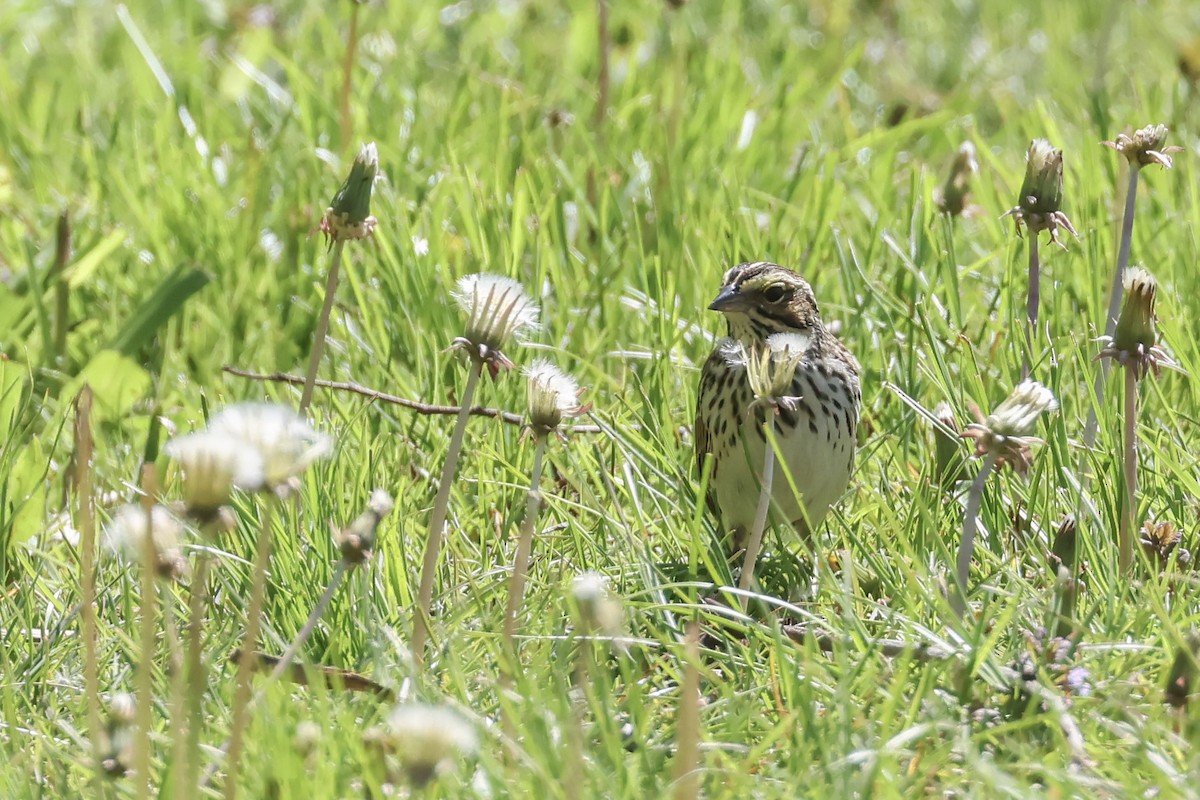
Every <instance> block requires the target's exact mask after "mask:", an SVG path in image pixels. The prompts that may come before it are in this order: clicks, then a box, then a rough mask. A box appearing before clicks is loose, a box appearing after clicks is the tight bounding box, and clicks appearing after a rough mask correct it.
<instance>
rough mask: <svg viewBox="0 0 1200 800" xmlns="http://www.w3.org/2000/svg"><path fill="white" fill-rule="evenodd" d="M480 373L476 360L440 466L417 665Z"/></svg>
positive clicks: (416, 632) (417, 623)
mask: <svg viewBox="0 0 1200 800" xmlns="http://www.w3.org/2000/svg"><path fill="white" fill-rule="evenodd" d="M482 374H483V361H481V360H479V359H475V360H474V361H472V363H471V371H470V372H469V373H468V374H467V385H466V388H464V389H463V396H462V406H461V408H460V409H459V412H458V418H457V419H456V420H455V423H454V433H453V434H451V436H450V449H449V450H448V451H447V452H446V461H445V463H444V464H442V478H441V481H440V483H439V484H438V493H437V497H436V498H435V499H434V501H433V512H432V514H430V517H429V537H428V538H427V539H426V540H425V559H424V562H423V563H422V565H421V586H420V590H419V593H418V595H417V609H416V619H414V620H413V637H412V651H413V658H414V659H415V661H416V664H417V665H418V666H421V665H423V664H424V663H425V642H426V641H428V639H429V632H430V631H429V625H430V607H431V606H432V604H433V581H434V578H435V577H436V575H437V562H438V555H439V554H440V553H441V549H442V537H443V535H445V528H446V515H447V513H448V512H449V509H450V489H451V487H452V486H453V484H454V476H455V474H456V473H457V471H458V457H459V454H460V453H461V452H462V444H463V437H464V436H465V435H466V431H467V420H468V419H470V417H471V401H472V400H473V399H474V396H475V387H476V386H478V385H479V376H480V375H482Z"/></svg>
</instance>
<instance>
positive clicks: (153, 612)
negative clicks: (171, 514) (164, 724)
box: [134, 465, 158, 800]
mask: <svg viewBox="0 0 1200 800" xmlns="http://www.w3.org/2000/svg"><path fill="white" fill-rule="evenodd" d="M147 466H148V467H149V468H150V469H153V466H152V465H147ZM151 488H152V487H151V486H149V485H147V483H145V482H143V489H145V490H149V489H151ZM143 504H144V505H145V511H146V535H145V536H144V537H143V540H142V569H141V584H142V585H141V595H142V608H141V613H142V616H141V630H140V636H139V645H140V649H141V655H140V657H139V659H138V665H137V675H136V678H135V680H136V681H137V731H138V738H137V744H136V752H135V755H134V764H135V765H136V766H135V768H134V769H135V772H136V783H137V796H138V797H139V798H142V800H150V796H151V792H150V769H151V752H150V735H151V733H152V731H153V727H154V719H153V711H154V649H155V648H154V645H155V638H156V637H155V632H156V629H157V622H158V620H157V616H158V613H157V606H158V583H157V581H158V576H157V574H156V569H157V564H158V552H157V550H156V549H155V546H154V518H153V515H152V512H153V510H154V498H153V495H152V494H151V493H150V492H149V491H147V494H146V495H144V497H143Z"/></svg>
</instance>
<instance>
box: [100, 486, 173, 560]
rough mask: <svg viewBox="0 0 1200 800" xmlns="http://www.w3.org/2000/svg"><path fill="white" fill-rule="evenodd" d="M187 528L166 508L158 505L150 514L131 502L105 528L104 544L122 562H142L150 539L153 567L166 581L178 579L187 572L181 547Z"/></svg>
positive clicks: (152, 508)
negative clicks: (147, 541) (123, 560)
mask: <svg viewBox="0 0 1200 800" xmlns="http://www.w3.org/2000/svg"><path fill="white" fill-rule="evenodd" d="M183 531H184V526H183V523H182V522H180V521H179V518H178V517H176V516H175V515H174V514H172V513H171V512H170V511H169V510H167V508H166V507H164V506H161V505H158V504H155V505H153V506H151V507H150V510H149V511H147V510H146V509H145V508H143V507H142V506H140V505H138V504H137V503H127V504H126V505H123V506H121V508H119V509H118V510H117V513H116V514H114V515H113V517H112V519H111V520H109V523H108V525H106V526H104V543H105V545H107V547H108V549H109V551H110V552H111V553H112V554H113V555H115V556H118V557H120V558H122V559H125V560H128V561H134V562H140V561H141V560H142V558H143V555H144V548H145V545H146V539H147V537H149V539H150V543H151V545H152V546H153V548H154V564H152V565H151V567H152V568H153V569H154V571H155V572H157V573H158V575H159V577H162V578H178V577H180V576H181V575H182V574H183V573H184V572H185V570H186V562H185V561H184V558H183V552H182V550H181V548H180V541H179V540H180V537H181V536H182V535H183Z"/></svg>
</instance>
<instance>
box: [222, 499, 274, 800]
mask: <svg viewBox="0 0 1200 800" xmlns="http://www.w3.org/2000/svg"><path fill="white" fill-rule="evenodd" d="M277 503H278V500H277V499H276V498H275V497H270V498H269V499H268V500H267V502H266V503H264V504H263V510H262V531H261V532H260V533H259V535H258V541H257V543H256V545H255V551H254V568H253V572H252V575H253V577H252V578H251V583H250V605H249V608H248V609H247V610H246V635H245V637H244V638H243V639H242V653H243V654H253V653H254V652H255V651H256V650H257V649H258V634H259V629H260V627H261V618H262V610H263V599H264V597H265V595H266V584H267V565H268V564H269V563H270V560H271V528H272V523H273V522H274V516H275V506H276V504H277ZM253 665H254V659H253V658H242V659H239V661H238V665H237V686H236V688H235V690H234V697H233V723H232V725H231V730H230V732H229V747H228V749H227V750H226V752H227V753H228V758H227V759H226V770H225V800H234V798H235V797H237V790H238V769H239V767H240V762H241V757H242V747H243V744H244V742H245V735H246V728H247V726H248V725H249V721H250V700H251V695H250V679H251V671H252V667H253Z"/></svg>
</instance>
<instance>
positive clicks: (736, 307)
mask: <svg viewBox="0 0 1200 800" xmlns="http://www.w3.org/2000/svg"><path fill="white" fill-rule="evenodd" d="M708 310H709V311H720V312H723V313H728V312H730V311H745V310H746V301H745V299H744V298H743V297H742V296H741V294H739V293H738V290H737V289H735V288H733V287H732V286H722V287H721V293H720V294H718V295H717V299H716V300H713V301H712V302H711V303H709V304H708Z"/></svg>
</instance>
